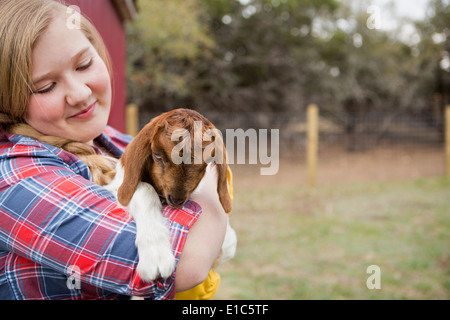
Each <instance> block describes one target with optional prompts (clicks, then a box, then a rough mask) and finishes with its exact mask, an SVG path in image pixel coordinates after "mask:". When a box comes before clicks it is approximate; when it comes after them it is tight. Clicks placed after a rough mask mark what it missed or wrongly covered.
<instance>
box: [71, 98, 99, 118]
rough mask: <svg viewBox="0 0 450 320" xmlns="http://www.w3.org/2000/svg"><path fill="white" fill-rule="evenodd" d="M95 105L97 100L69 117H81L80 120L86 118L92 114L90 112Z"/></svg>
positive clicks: (92, 111) (93, 109)
mask: <svg viewBox="0 0 450 320" xmlns="http://www.w3.org/2000/svg"><path fill="white" fill-rule="evenodd" d="M96 106H97V102H94V103H93V104H91V105H90V106H89V107H87V108H86V109H84V110H83V111H81V112H79V113H77V114H76V115H73V116H71V117H70V119H81V120H83V119H87V118H89V117H90V116H92V114H93V113H94V111H95V107H96Z"/></svg>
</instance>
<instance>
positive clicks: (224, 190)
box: [217, 142, 232, 213]
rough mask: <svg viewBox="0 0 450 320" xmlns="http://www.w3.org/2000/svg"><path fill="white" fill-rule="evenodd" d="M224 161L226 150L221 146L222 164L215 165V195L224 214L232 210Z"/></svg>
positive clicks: (225, 162)
mask: <svg viewBox="0 0 450 320" xmlns="http://www.w3.org/2000/svg"><path fill="white" fill-rule="evenodd" d="M222 143H223V142H222ZM226 160H227V150H226V149H225V146H223V159H222V163H220V164H217V174H218V181H217V193H218V194H219V200H220V203H221V204H222V207H223V210H225V212H226V213H230V212H231V210H232V201H231V197H230V193H229V191H228V165H227V161H226Z"/></svg>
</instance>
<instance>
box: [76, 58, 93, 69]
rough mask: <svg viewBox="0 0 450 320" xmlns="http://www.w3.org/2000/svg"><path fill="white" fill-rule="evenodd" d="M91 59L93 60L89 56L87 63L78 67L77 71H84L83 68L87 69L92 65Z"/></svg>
mask: <svg viewBox="0 0 450 320" xmlns="http://www.w3.org/2000/svg"><path fill="white" fill-rule="evenodd" d="M92 61H93V58H91V59H90V60H89V62H88V63H86V64H84V65H82V66H81V67H78V68H77V71H84V70H87V69H89V67H90V66H91V65H92Z"/></svg>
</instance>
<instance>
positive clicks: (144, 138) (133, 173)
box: [117, 120, 155, 206]
mask: <svg viewBox="0 0 450 320" xmlns="http://www.w3.org/2000/svg"><path fill="white" fill-rule="evenodd" d="M154 126H155V123H154V120H153V121H151V122H150V123H149V124H147V125H146V126H145V127H144V128H143V129H142V130H141V131H140V132H139V133H138V135H137V136H136V137H135V138H134V139H133V141H131V143H130V144H129V145H128V146H127V148H126V150H125V153H124V154H123V155H122V157H121V158H120V161H121V164H122V167H123V170H124V177H123V182H122V185H121V186H120V187H119V191H118V192H117V199H118V200H119V203H120V204H121V205H123V206H127V205H128V204H129V203H130V200H131V198H132V197H133V194H134V192H135V191H136V188H137V186H138V184H139V182H141V181H142V178H143V174H144V170H145V169H149V167H148V165H147V166H146V163H147V161H151V159H149V158H150V157H151V155H152V144H151V142H152V140H153V136H154Z"/></svg>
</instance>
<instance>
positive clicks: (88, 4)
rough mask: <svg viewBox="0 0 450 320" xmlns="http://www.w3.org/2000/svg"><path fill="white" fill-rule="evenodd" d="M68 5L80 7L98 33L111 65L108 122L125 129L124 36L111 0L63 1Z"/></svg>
mask: <svg viewBox="0 0 450 320" xmlns="http://www.w3.org/2000/svg"><path fill="white" fill-rule="evenodd" d="M65 2H66V3H67V4H68V5H76V6H78V7H80V10H81V13H82V14H83V15H84V16H86V17H88V18H89V19H90V20H91V21H92V22H93V24H94V25H95V27H96V28H97V30H98V31H99V33H100V34H101V36H102V38H103V40H104V42H105V44H106V46H107V48H108V51H109V54H110V55H111V60H112V65H113V101H112V106H111V115H110V117H109V125H111V126H112V127H114V128H116V129H118V130H120V131H122V132H125V104H126V75H125V63H126V62H125V61H126V38H125V29H124V25H123V23H122V20H121V19H120V16H119V14H118V13H117V11H116V10H115V8H114V6H113V4H112V1H111V0H66V1H65Z"/></svg>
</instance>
